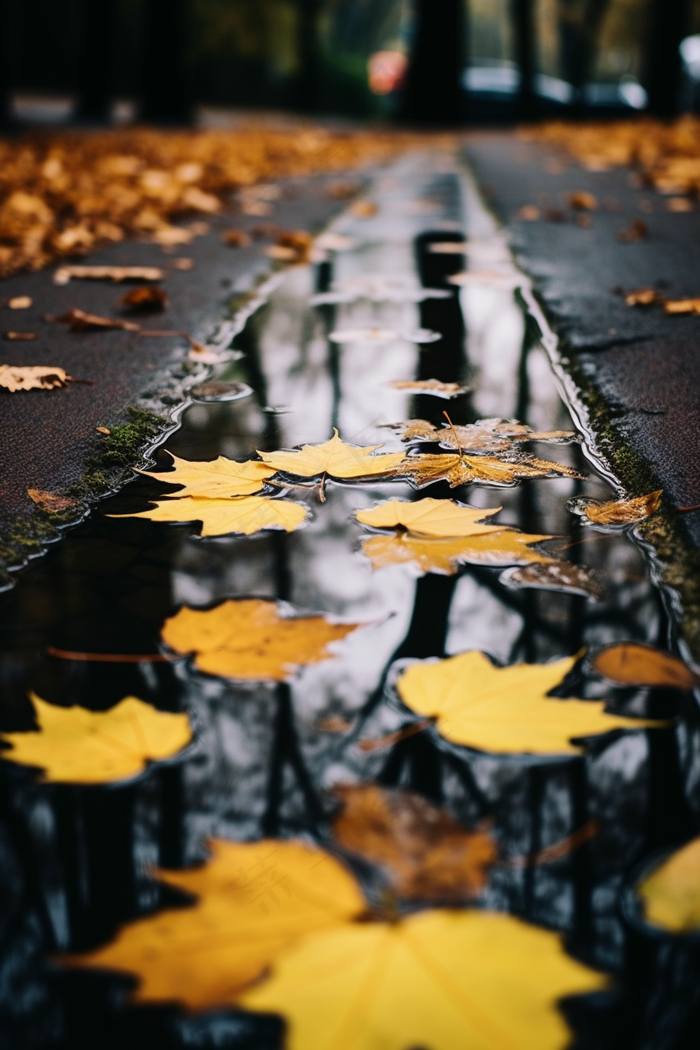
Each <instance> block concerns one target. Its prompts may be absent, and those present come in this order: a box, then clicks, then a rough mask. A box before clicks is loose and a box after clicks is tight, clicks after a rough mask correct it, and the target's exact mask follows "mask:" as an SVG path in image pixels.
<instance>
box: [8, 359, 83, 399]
mask: <svg viewBox="0 0 700 1050" xmlns="http://www.w3.org/2000/svg"><path fill="white" fill-rule="evenodd" d="M72 379H73V377H72V376H69V375H68V374H67V373H66V372H65V371H64V370H63V369H62V368H56V367H50V366H46V365H27V366H25V367H20V366H19V365H0V387H1V388H4V389H5V390H9V391H10V392H11V393H16V391H18V390H55V389H57V388H60V387H64V386H66V385H67V384H68V383H70V382H71V381H72Z"/></svg>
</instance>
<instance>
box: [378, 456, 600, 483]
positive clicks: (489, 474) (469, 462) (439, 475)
mask: <svg viewBox="0 0 700 1050" xmlns="http://www.w3.org/2000/svg"><path fill="white" fill-rule="evenodd" d="M396 473H397V474H403V475H406V476H408V477H409V478H410V480H411V481H412V482H413V484H414V485H416V487H417V488H423V487H424V486H425V485H432V484H433V483H434V482H436V481H447V482H449V484H450V486H451V488H456V487H457V486H458V485H467V484H469V483H470V482H479V483H480V484H482V485H507V486H509V485H515V484H517V483H518V482H519V481H521V480H523V479H525V478H581V475H580V474H579V473H578V471H576V470H574V469H573V468H572V467H565V466H564V465H563V464H561V463H551V462H550V461H549V460H544V459H535V458H534V456H528V457H525V456H523V457H522V458H521V459H519V460H517V461H509V460H504V459H496V458H494V457H492V456H467V455H459V454H455V455H446V454H445V455H442V454H437V455H421V456H409V457H407V458H406V459H405V460H404V461H403V463H402V464H401V466H400V467H399V468H398V469H397V471H396Z"/></svg>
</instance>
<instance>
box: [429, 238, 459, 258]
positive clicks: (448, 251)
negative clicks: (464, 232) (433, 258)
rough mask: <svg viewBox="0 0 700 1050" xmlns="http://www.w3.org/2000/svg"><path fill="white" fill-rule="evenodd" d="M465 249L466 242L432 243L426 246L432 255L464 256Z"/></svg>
mask: <svg viewBox="0 0 700 1050" xmlns="http://www.w3.org/2000/svg"><path fill="white" fill-rule="evenodd" d="M466 249H467V243H466V241H432V242H431V243H430V244H429V245H428V251H429V252H431V253H432V254H433V255H464V253H465V251H466Z"/></svg>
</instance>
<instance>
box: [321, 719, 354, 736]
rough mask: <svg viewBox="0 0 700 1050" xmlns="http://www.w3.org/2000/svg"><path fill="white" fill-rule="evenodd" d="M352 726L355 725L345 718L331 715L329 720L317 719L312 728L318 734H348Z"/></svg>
mask: <svg viewBox="0 0 700 1050" xmlns="http://www.w3.org/2000/svg"><path fill="white" fill-rule="evenodd" d="M354 725H355V723H354V722H349V721H348V720H347V718H338V717H336V716H333V715H331V716H330V717H329V718H319V719H318V720H317V721H316V722H315V723H314V728H315V729H316V730H317V731H318V732H319V733H349V732H350V730H351V729H352V727H353V726H354Z"/></svg>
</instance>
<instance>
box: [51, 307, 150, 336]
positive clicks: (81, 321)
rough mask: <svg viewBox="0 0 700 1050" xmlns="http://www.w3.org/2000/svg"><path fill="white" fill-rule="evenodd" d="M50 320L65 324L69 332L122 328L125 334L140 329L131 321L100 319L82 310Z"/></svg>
mask: <svg viewBox="0 0 700 1050" xmlns="http://www.w3.org/2000/svg"><path fill="white" fill-rule="evenodd" d="M47 320H48V318H47ZM51 320H52V321H59V322H60V323H61V324H67V325H68V327H69V328H70V330H71V332H92V331H98V330H99V329H101V328H122V329H124V330H125V331H127V332H138V331H140V328H141V326H140V325H138V324H134V322H133V321H125V320H123V319H122V318H115V317H100V316H98V315H97V314H87V313H85V311H84V310H78V309H73V310H68V311H67V312H66V313H64V314H58V315H57V316H56V317H52V318H51Z"/></svg>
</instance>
